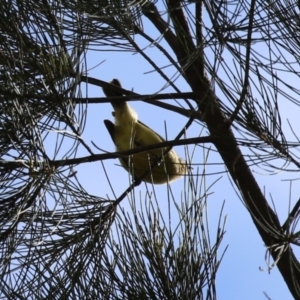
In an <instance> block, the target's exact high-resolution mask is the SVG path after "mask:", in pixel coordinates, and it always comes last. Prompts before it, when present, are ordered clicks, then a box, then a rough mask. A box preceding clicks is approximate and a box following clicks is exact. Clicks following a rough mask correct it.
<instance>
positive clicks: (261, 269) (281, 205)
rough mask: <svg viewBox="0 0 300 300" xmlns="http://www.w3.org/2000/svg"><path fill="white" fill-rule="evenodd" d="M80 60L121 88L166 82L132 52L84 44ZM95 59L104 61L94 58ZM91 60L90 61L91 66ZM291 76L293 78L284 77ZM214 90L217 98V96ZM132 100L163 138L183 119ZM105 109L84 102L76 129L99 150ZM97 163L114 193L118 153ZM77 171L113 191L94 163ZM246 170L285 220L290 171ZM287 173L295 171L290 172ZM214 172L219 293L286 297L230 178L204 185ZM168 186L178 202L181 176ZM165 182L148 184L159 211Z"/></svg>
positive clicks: (193, 131)
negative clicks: (220, 236)
mask: <svg viewBox="0 0 300 300" xmlns="http://www.w3.org/2000/svg"><path fill="white" fill-rule="evenodd" d="M146 26H147V22H146V23H145V24H144V28H147V27H146ZM149 32H150V33H151V34H152V35H153V36H154V37H158V36H159V35H158V34H157V33H155V31H153V30H152V29H149ZM135 41H136V42H137V43H139V42H140V39H139V38H138V37H137V38H135ZM143 45H144V46H145V45H146V44H145V43H143ZM146 51H147V53H150V54H151V55H152V58H153V59H154V60H155V62H156V63H157V64H158V65H159V66H161V67H163V66H164V65H167V60H166V59H164V58H163V56H162V55H161V54H160V53H159V51H155V49H154V48H153V47H149V48H147V50H146ZM87 62H88V67H89V68H90V69H91V70H90V71H88V76H91V77H95V78H98V79H101V80H105V81H110V80H112V79H113V78H118V79H120V80H121V83H122V85H123V87H124V88H126V89H129V90H130V89H133V90H134V91H135V92H137V93H141V94H150V93H156V92H158V91H160V90H161V89H163V88H164V86H165V82H164V80H163V79H162V78H161V77H160V76H159V75H158V74H156V73H155V72H152V73H149V71H151V70H152V67H151V66H150V65H149V64H147V63H146V62H145V61H144V59H143V58H142V57H141V56H140V55H138V54H137V55H133V54H132V53H120V52H96V51H94V52H92V51H90V52H89V53H88V57H87ZM101 62H103V63H102V64H100V65H98V64H99V63H101ZM97 65H98V66H97ZM94 66H97V67H96V68H93V67H94ZM164 71H165V72H166V73H167V74H168V76H170V77H172V76H176V74H175V71H174V70H173V69H172V68H167V69H164ZM292 80H294V79H292V78H291V81H292ZM176 84H177V86H178V87H179V88H180V90H181V91H182V92H190V89H189V87H188V85H187V84H186V83H185V82H184V80H183V79H182V78H178V80H177V81H176ZM168 91H170V92H173V90H172V89H171V88H167V89H165V90H164V91H163V92H168ZM88 96H89V97H99V96H104V95H103V93H102V91H101V89H100V88H98V87H94V86H91V85H90V86H88ZM218 96H220V98H221V99H222V95H218ZM169 103H171V104H174V101H172V100H170V101H169ZM279 103H283V104H284V105H282V107H283V109H282V113H283V114H284V118H283V123H284V126H285V128H286V127H287V122H286V118H289V120H290V121H292V122H293V121H294V122H296V121H297V117H296V115H295V114H294V113H293V110H294V107H293V106H291V105H289V104H288V103H287V102H286V101H285V99H284V98H280V101H279ZM131 106H132V107H133V108H134V109H135V110H136V111H137V113H138V115H139V119H140V120H141V121H142V122H143V123H145V124H147V125H148V126H150V127H151V128H153V129H154V130H156V131H157V132H158V133H159V134H160V135H162V136H165V129H164V128H165V124H166V128H167V132H168V138H169V139H172V138H174V137H175V136H176V135H177V133H178V132H179V131H180V130H181V128H182V127H183V126H184V124H185V122H186V121H187V119H186V118H184V117H182V116H180V115H177V114H175V113H170V112H168V111H166V110H163V109H160V108H158V107H155V106H152V105H149V104H146V103H142V102H133V103H132V104H131ZM112 111H113V109H112V107H111V105H110V104H90V105H89V106H88V115H87V124H86V128H85V132H84V133H83V137H84V139H85V141H86V142H89V143H90V141H93V142H94V143H95V144H96V145H97V146H98V147H100V148H101V149H104V150H106V151H114V145H113V142H112V140H111V139H110V136H109V134H108V132H107V131H106V128H105V126H104V124H103V120H104V119H110V120H113V117H112V115H111V112H112ZM201 129H202V127H201V126H199V125H193V126H191V128H190V129H189V130H188V131H187V137H189V138H191V137H197V136H199V134H200V130H201ZM205 132H206V131H205V130H204V133H203V134H202V135H203V136H205V135H206V134H205ZM290 137H291V139H292V138H293V137H292V136H290ZM208 146H210V145H208ZM175 150H176V151H177V152H178V153H179V154H180V156H181V157H183V158H184V147H175ZM189 150H190V151H192V150H193V147H189ZM97 151H98V150H95V152H96V153H98V152H97ZM208 162H209V163H213V162H218V163H220V162H221V161H220V158H219V156H218V154H216V153H211V154H210V156H209V159H208ZM193 164H194V165H193V168H194V170H196V169H195V168H197V165H198V166H199V169H200V172H201V168H203V150H202V149H201V148H200V147H197V148H196V149H195V154H194V159H193ZM104 166H105V169H106V171H107V173H108V176H109V178H110V181H111V184H112V186H113V189H114V192H115V194H116V195H117V196H118V195H120V194H121V193H122V192H123V191H124V190H125V189H126V188H127V187H128V183H129V182H130V178H129V177H128V174H127V172H126V171H125V170H124V169H123V168H122V167H121V166H120V164H119V162H118V160H109V161H108V160H107V161H105V162H104ZM77 170H78V174H77V176H78V178H79V179H80V180H81V182H82V184H83V186H84V187H85V188H86V190H87V191H88V192H89V193H91V194H94V195H97V196H103V197H105V196H106V195H108V197H110V198H113V193H112V191H111V189H110V186H109V184H108V182H107V178H106V177H105V175H104V172H103V169H102V166H101V164H100V162H96V163H88V164H84V165H82V166H80V167H78V168H77ZM216 170H218V171H224V168H223V166H222V165H219V166H217V167H213V166H207V173H211V172H214V171H216ZM253 170H254V171H255V176H256V178H257V180H258V183H259V185H260V187H261V189H262V190H264V191H265V194H266V197H267V198H268V199H270V194H271V195H272V197H273V198H274V201H275V203H276V209H277V212H278V214H279V215H280V216H281V218H282V219H281V220H284V217H285V216H286V215H287V213H288V199H289V195H290V187H289V182H288V181H285V182H284V181H282V180H283V179H290V178H292V176H291V175H290V174H285V173H279V174H276V175H273V176H269V175H267V173H266V172H263V171H261V170H258V169H257V168H255V169H253ZM293 177H296V176H294V175H293ZM217 178H220V180H219V181H218V182H217V183H216V184H215V185H214V186H213V187H212V190H211V191H213V194H212V195H211V196H210V197H209V201H208V212H209V213H208V215H209V223H210V225H211V228H212V232H214V230H215V228H216V225H217V220H218V216H219V212H220V208H221V206H222V203H223V201H224V200H225V209H224V215H227V226H226V235H225V238H224V240H223V247H225V246H226V245H229V248H228V250H227V252H226V254H225V257H224V259H223V262H222V264H221V267H220V270H219V272H218V274H217V291H218V299H221V300H223V299H224V300H225V299H226V300H227V299H232V300H235V299H237V300H238V299H244V300H248V299H249V300H250V299H251V300H252V299H266V297H265V296H264V294H263V293H264V292H266V293H267V295H268V296H269V297H270V299H273V300H276V299H292V297H291V295H290V293H289V291H288V289H287V287H286V285H285V283H284V280H283V279H282V277H281V275H280V274H279V272H278V271H277V268H276V267H275V268H273V269H272V270H271V271H270V272H268V267H267V265H266V261H265V252H266V248H265V246H264V244H263V241H262V240H261V238H260V236H259V234H258V232H257V230H256V229H255V227H254V224H253V222H252V220H251V218H250V215H249V213H248V212H247V210H246V209H245V207H244V205H243V203H242V202H241V200H240V199H239V198H238V196H237V194H236V193H235V191H234V189H233V187H232V185H231V184H230V182H229V179H228V177H227V175H226V174H225V173H223V174H220V175H214V176H208V177H207V185H208V186H209V185H210V184H211V183H212V182H214V181H215V180H216V179H217ZM171 187H172V191H173V193H174V194H175V195H178V201H180V195H181V192H182V190H183V189H184V180H183V179H180V180H178V181H176V182H174V183H172V185H171ZM166 189H167V187H166V185H162V186H156V188H155V192H156V195H157V197H158V199H159V198H161V199H162V201H161V202H160V203H159V205H160V208H161V209H162V210H164V209H167V208H165V207H164V205H166V203H164V201H163V199H164V198H165V195H166ZM135 192H136V194H137V195H141V198H143V196H144V197H145V194H146V192H147V190H146V186H145V184H144V183H143V184H141V185H140V186H139V187H137V188H136V191H135ZM298 195H299V187H297V184H296V183H295V184H293V188H292V194H291V199H292V202H295V201H296V200H297V198H298ZM121 207H123V208H125V209H128V210H130V208H129V204H128V200H127V199H125V200H124V201H123V202H122V203H121Z"/></svg>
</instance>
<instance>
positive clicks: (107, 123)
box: [104, 120, 116, 144]
mask: <svg viewBox="0 0 300 300" xmlns="http://www.w3.org/2000/svg"><path fill="white" fill-rule="evenodd" d="M104 124H105V126H106V129H107V130H108V132H109V134H110V137H111V139H112V140H113V142H114V144H116V141H115V124H114V123H113V122H111V121H109V120H104Z"/></svg>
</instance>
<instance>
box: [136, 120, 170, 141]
mask: <svg viewBox="0 0 300 300" xmlns="http://www.w3.org/2000/svg"><path fill="white" fill-rule="evenodd" d="M138 123H139V124H140V125H141V126H143V127H146V128H147V129H148V130H149V131H151V132H153V134H154V135H156V136H157V137H158V138H160V139H161V141H160V140H159V139H157V141H153V142H151V143H149V142H150V141H149V142H148V143H147V144H146V145H150V144H155V143H161V142H165V139H164V138H163V137H162V136H160V135H159V134H158V133H157V132H155V131H154V130H153V129H151V128H150V127H148V126H147V125H146V124H144V123H143V122H141V121H139V120H138ZM143 146H145V144H144V145H143Z"/></svg>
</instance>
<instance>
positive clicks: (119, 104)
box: [102, 79, 186, 184]
mask: <svg viewBox="0 0 300 300" xmlns="http://www.w3.org/2000/svg"><path fill="white" fill-rule="evenodd" d="M110 84H112V85H115V86H117V87H119V88H122V86H121V83H120V81H119V80H118V79H113V80H112V81H111V82H110ZM102 90H103V92H104V94H105V95H106V97H117V96H123V93H122V91H118V90H117V89H115V88H111V87H109V86H106V87H102ZM111 104H112V106H113V108H114V110H115V111H114V112H113V113H112V115H113V116H114V117H115V122H114V123H113V122H111V121H110V120H104V124H105V126H106V128H107V130H108V132H109V134H110V136H111V138H112V140H113V142H114V144H115V146H116V150H117V151H118V152H119V151H126V150H130V149H135V148H138V147H142V146H148V145H152V144H156V143H161V142H164V141H165V140H164V138H162V137H161V136H160V135H159V134H158V133H156V132H155V131H154V130H152V129H151V128H149V127H148V126H147V125H145V124H143V123H142V122H141V121H139V120H138V115H137V113H136V111H135V110H134V109H133V108H132V107H131V106H130V105H129V104H128V102H126V101H124V100H122V99H120V100H117V101H112V102H111ZM168 150H169V147H162V148H157V149H153V150H150V151H143V152H140V153H137V154H133V155H128V156H121V157H119V160H120V162H121V165H122V166H123V167H124V169H125V170H127V171H128V172H129V173H130V174H131V175H132V176H133V177H134V180H136V181H144V182H148V183H154V184H165V183H169V182H172V181H174V180H176V179H178V178H180V177H181V176H183V175H184V174H185V173H186V163H185V161H184V160H182V159H181V158H180V157H179V156H178V155H177V153H176V152H175V151H174V150H173V149H171V150H169V151H168ZM147 171H148V172H147Z"/></svg>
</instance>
